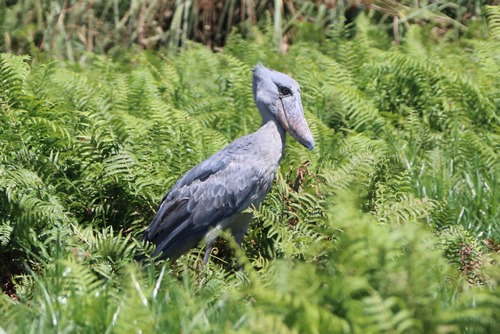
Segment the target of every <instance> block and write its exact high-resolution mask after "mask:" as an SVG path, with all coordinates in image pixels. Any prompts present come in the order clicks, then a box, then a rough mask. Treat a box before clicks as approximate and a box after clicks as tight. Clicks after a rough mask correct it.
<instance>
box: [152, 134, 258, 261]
mask: <svg viewBox="0 0 500 334" xmlns="http://www.w3.org/2000/svg"><path fill="white" fill-rule="evenodd" d="M244 146H245V142H244V141H243V143H242V142H241V141H240V142H235V143H233V144H232V145H230V146H228V147H226V148H225V149H224V150H222V151H220V152H219V153H217V154H215V155H214V156H212V157H210V158H209V159H207V160H205V161H204V162H202V163H201V164H199V165H198V166H196V167H194V168H193V169H191V170H190V171H189V172H187V173H186V174H185V175H184V176H183V177H182V178H181V179H180V180H179V181H178V182H177V183H176V184H175V185H174V187H173V188H172V189H171V190H170V191H169V192H168V194H167V195H166V196H165V197H164V198H163V200H162V202H161V204H160V206H159V208H158V212H157V214H156V216H155V217H154V219H153V221H152V222H151V224H150V226H149V227H148V229H147V230H146V232H145V239H146V240H149V241H152V242H154V243H155V244H156V245H157V248H156V250H155V252H154V253H153V255H157V254H159V253H160V252H162V253H163V254H162V257H163V258H166V257H168V258H171V259H175V258H177V257H178V256H180V255H181V254H182V253H184V252H185V251H187V250H188V249H190V248H192V247H193V246H194V245H196V244H197V243H198V242H199V241H200V240H201V239H202V238H203V236H204V235H205V234H206V233H207V232H208V231H209V229H211V228H213V227H215V226H216V225H217V223H219V222H220V221H222V220H223V219H225V218H227V217H229V216H231V215H233V214H235V213H237V212H239V211H241V210H243V209H245V208H246V207H247V206H248V205H249V204H250V203H252V202H253V201H254V200H255V199H256V197H258V194H259V188H261V187H263V186H264V185H263V184H262V183H263V182H262V177H261V176H262V175H261V174H262V170H261V169H260V168H259V166H258V164H255V163H254V162H253V161H249V160H248V155H244V154H242V152H243V153H244V152H245V151H246V150H245V147H244Z"/></svg>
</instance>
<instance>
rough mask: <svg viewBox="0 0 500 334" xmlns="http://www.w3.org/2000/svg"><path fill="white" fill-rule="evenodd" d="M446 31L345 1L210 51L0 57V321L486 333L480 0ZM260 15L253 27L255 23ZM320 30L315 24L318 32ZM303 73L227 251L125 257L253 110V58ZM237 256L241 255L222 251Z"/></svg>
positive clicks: (492, 175) (161, 328)
mask: <svg viewBox="0 0 500 334" xmlns="http://www.w3.org/2000/svg"><path fill="white" fill-rule="evenodd" d="M483 10H486V11H487V12H488V15H489V16H488V22H489V28H488V34H487V37H484V38H481V36H482V33H476V30H473V29H471V31H468V32H467V34H468V36H465V37H463V38H461V39H459V40H456V41H452V42H450V41H447V40H446V37H444V38H443V37H439V36H435V35H434V32H433V31H431V30H430V29H429V27H428V26H427V25H420V24H408V25H407V26H406V27H405V34H404V36H402V37H401V40H400V41H399V43H400V44H399V45H395V43H394V38H393V37H394V36H388V35H387V34H386V33H385V32H381V30H380V26H379V25H374V24H373V23H370V20H369V18H367V17H365V16H364V15H360V16H359V17H358V20H357V24H356V27H355V37H351V36H352V35H353V30H352V28H350V27H343V26H342V25H340V26H339V25H334V26H333V27H332V29H330V31H329V32H328V35H320V34H318V32H317V30H315V29H311V26H310V25H309V24H307V23H304V24H302V25H297V27H296V30H295V31H294V36H295V37H294V38H295V43H294V44H292V45H290V46H289V49H288V51H287V53H286V54H281V53H278V52H276V51H275V50H276V48H275V47H273V46H274V45H275V42H276V41H275V36H276V35H275V34H274V31H273V30H272V29H267V32H264V33H263V32H261V31H262V30H259V29H256V28H252V29H250V30H249V31H248V34H247V36H246V37H245V38H244V37H242V36H241V35H240V34H238V33H233V34H231V35H229V37H228V41H227V45H226V46H225V47H224V49H223V51H221V52H218V53H213V52H212V51H210V50H209V49H208V48H206V47H204V46H201V45H199V44H195V43H191V42H189V41H186V46H185V48H184V49H183V50H182V51H179V52H174V51H172V50H171V49H169V50H159V51H154V52H153V51H137V50H135V49H131V50H130V49H127V50H126V51H125V49H122V48H115V49H113V50H110V52H109V53H108V54H106V55H99V54H94V53H87V54H86V59H83V60H82V61H81V62H80V63H79V64H76V63H75V62H73V61H71V60H69V61H63V60H59V61H44V60H42V58H43V57H39V55H37V54H33V56H34V57H36V58H37V60H38V61H37V62H32V61H30V58H29V57H28V56H14V55H12V54H6V53H4V54H0V252H1V253H2V258H1V259H0V262H1V272H0V274H1V277H2V288H3V290H4V292H5V293H4V294H3V295H2V296H1V298H0V332H2V331H5V332H8V333H15V332H33V333H47V332H57V333H59V332H60V333H63V332H71V333H73V332H76V333H129V332H142V333H151V332H166V333H178V332H184V333H192V332H195V333H199V332H208V333H226V332H235V331H241V332H246V333H261V332H266V333H331V332H334V333H336V332H339V333H379V332H398V333H399V332H401V333H462V332H463V333H496V332H500V325H499V324H500V312H499V311H498V310H499V308H500V289H499V287H498V282H499V279H500V269H499V268H498V253H499V251H500V250H499V249H500V245H499V242H498V241H499V240H500V225H499V222H500V193H499V190H500V157H499V147H500V125H499V110H500V76H499V75H498V74H499V73H500V24H499V22H500V11H499V10H498V7H485V8H484V9H483ZM263 24H265V23H263ZM318 36H319V37H318ZM258 61H261V62H262V63H264V64H265V65H266V66H269V67H271V68H275V69H277V70H280V71H283V72H285V73H288V74H290V75H291V76H293V77H294V78H295V79H296V80H297V81H298V82H299V83H300V84H301V86H302V95H303V96H302V100H303V103H304V109H305V111H306V117H307V119H308V121H309V124H310V126H311V130H312V132H313V134H314V137H315V140H316V142H317V147H316V148H315V149H314V150H312V151H307V150H305V149H304V148H303V147H302V146H300V145H299V144H298V143H296V142H294V141H293V140H289V141H288V143H287V145H288V146H287V150H286V155H285V157H284V159H283V162H282V166H281V168H280V171H279V173H278V175H277V180H276V182H275V184H274V186H273V189H272V191H271V193H270V194H269V195H268V197H267V198H266V201H265V202H264V204H263V205H262V207H261V208H260V209H258V210H255V216H256V220H255V221H254V223H253V224H252V225H251V227H250V231H249V233H248V235H247V237H246V238H245V240H244V242H243V249H242V250H239V249H236V248H235V247H234V245H232V244H231V243H230V242H221V243H220V244H219V245H218V246H219V247H218V248H219V252H218V253H217V254H216V255H215V258H214V259H213V260H212V261H211V262H210V264H209V265H208V267H207V268H204V269H200V268H198V265H199V261H200V258H199V257H200V255H199V251H198V250H193V251H192V252H190V253H189V254H188V255H186V256H183V257H182V258H181V259H179V261H177V263H176V264H174V265H172V266H168V265H165V264H163V263H155V264H149V265H145V266H139V265H137V264H136V263H135V262H134V261H133V257H134V254H135V253H136V252H137V251H138V250H141V249H142V248H143V247H150V246H143V245H142V244H141V243H140V242H139V241H138V240H139V238H140V235H141V232H142V230H143V229H144V228H145V226H146V225H147V224H148V223H149V221H150V220H151V218H152V217H153V215H154V212H155V210H156V205H157V203H158V202H159V201H160V199H161V198H162V196H163V195H164V193H165V192H166V191H167V190H168V189H169V187H170V186H172V185H173V183H174V182H175V181H176V180H177V178H178V177H179V176H180V175H182V174H183V173H184V172H186V171H187V170H189V169H190V168H191V167H193V166H194V165H196V164H197V163H199V162H200V161H202V160H203V159H204V158H206V157H208V156H210V155H211V154H213V153H214V152H216V151H218V150H219V149H220V148H222V147H223V146H224V145H225V144H227V143H229V142H230V141H232V140H233V139H235V138H237V137H238V136H241V135H243V134H246V133H248V132H251V131H254V130H255V129H257V128H258V126H259V124H260V118H259V117H258V112H257V110H256V108H255V106H254V103H253V97H252V90H251V71H250V70H251V68H252V67H253V66H254V65H255V64H256V63H257V62H258ZM234 252H236V253H237V255H239V258H240V261H241V265H242V266H243V270H242V271H238V270H235V269H234V263H231V262H229V261H230V259H232V258H236V257H235V256H232V255H231V253H234Z"/></svg>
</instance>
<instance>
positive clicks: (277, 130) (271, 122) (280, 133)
mask: <svg viewBox="0 0 500 334" xmlns="http://www.w3.org/2000/svg"><path fill="white" fill-rule="evenodd" d="M260 130H263V131H265V132H266V133H267V134H268V135H269V136H270V140H271V141H272V142H273V143H276V142H277V141H278V140H280V141H281V150H282V151H283V150H284V149H285V142H286V131H285V129H284V128H283V127H282V126H281V125H280V124H279V122H278V121H277V120H276V119H275V118H274V117H269V118H266V119H263V120H262V125H261V127H260Z"/></svg>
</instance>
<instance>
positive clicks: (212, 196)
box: [144, 64, 314, 263]
mask: <svg viewBox="0 0 500 334" xmlns="http://www.w3.org/2000/svg"><path fill="white" fill-rule="evenodd" d="M253 93H254V100H255V103H256V105H257V108H258V109H259V111H260V113H261V116H262V126H261V127H260V128H259V129H258V130H257V131H256V132H254V133H252V134H249V135H246V136H243V137H241V138H238V139H236V140H235V141H234V142H232V143H231V144H229V145H228V146H226V147H225V148H223V149H222V150H221V151H219V152H218V153H216V154H214V155H213V156H211V157H210V158H208V159H207V160H205V161H203V162H202V163H200V164H199V165H198V166H196V167H194V168H192V169H191V170H190V171H189V172H187V173H186V174H185V175H184V176H183V177H182V178H181V179H179V181H177V183H176V184H175V185H174V186H173V187H172V189H170V191H169V192H168V193H167V194H166V195H165V197H164V198H163V200H162V202H161V203H160V206H159V207H158V212H157V213H156V216H155V217H154V219H153V221H152V222H151V224H150V225H149V227H148V228H147V229H146V231H145V233H144V239H145V240H148V241H151V242H153V243H154V244H156V249H155V251H154V252H153V254H152V255H153V256H156V255H159V254H161V256H160V258H169V259H170V260H171V261H175V260H176V259H177V258H178V257H179V256H181V255H182V254H183V253H185V252H187V251H188V250H189V249H190V248H192V247H194V246H195V245H197V244H198V243H199V242H200V240H202V239H203V237H205V238H206V242H207V248H206V253H205V257H204V260H203V262H204V263H206V262H207V261H208V258H209V255H210V251H211V247H212V245H213V243H214V241H215V239H216V237H217V231H218V230H221V229H230V230H231V232H232V234H233V236H234V237H235V239H236V242H238V244H241V241H242V239H243V236H244V234H245V233H246V231H247V228H248V223H249V221H250V220H251V214H249V213H242V211H243V210H245V209H246V208H248V207H249V206H250V205H254V206H258V205H259V204H260V203H261V202H262V201H263V200H264V197H265V196H266V194H267V193H268V192H269V190H270V189H271V185H272V182H273V179H274V175H275V173H276V170H277V169H278V166H279V163H280V160H281V157H282V154H283V150H284V148H285V131H288V132H289V133H290V134H291V135H292V136H293V137H294V138H295V139H296V140H297V141H299V142H300V143H301V144H302V145H304V146H305V147H307V148H309V149H312V148H313V147H314V140H313V138H312V135H311V132H310V131H309V128H308V126H307V123H306V120H305V118H304V113H303V110H302V102H301V99H300V88H299V85H298V84H297V82H296V81H295V80H293V79H292V78H290V77H289V76H287V75H285V74H283V73H280V72H277V71H273V70H270V69H268V68H266V67H264V66H263V65H261V64H259V65H257V66H256V67H255V68H254V70H253Z"/></svg>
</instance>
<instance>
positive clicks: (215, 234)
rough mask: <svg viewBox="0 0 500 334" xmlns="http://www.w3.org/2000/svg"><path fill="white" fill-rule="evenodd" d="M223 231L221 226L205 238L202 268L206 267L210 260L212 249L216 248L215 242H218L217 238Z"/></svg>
mask: <svg viewBox="0 0 500 334" xmlns="http://www.w3.org/2000/svg"><path fill="white" fill-rule="evenodd" d="M220 230H221V227H220V226H217V227H216V228H214V229H213V230H211V231H210V232H208V233H207V235H206V236H205V244H206V246H205V255H204V256H203V262H202V263H201V267H202V268H203V267H205V265H206V264H207V263H208V260H209V259H210V254H211V253H212V248H213V247H214V244H215V241H216V240H217V237H218V236H219V232H220Z"/></svg>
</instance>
